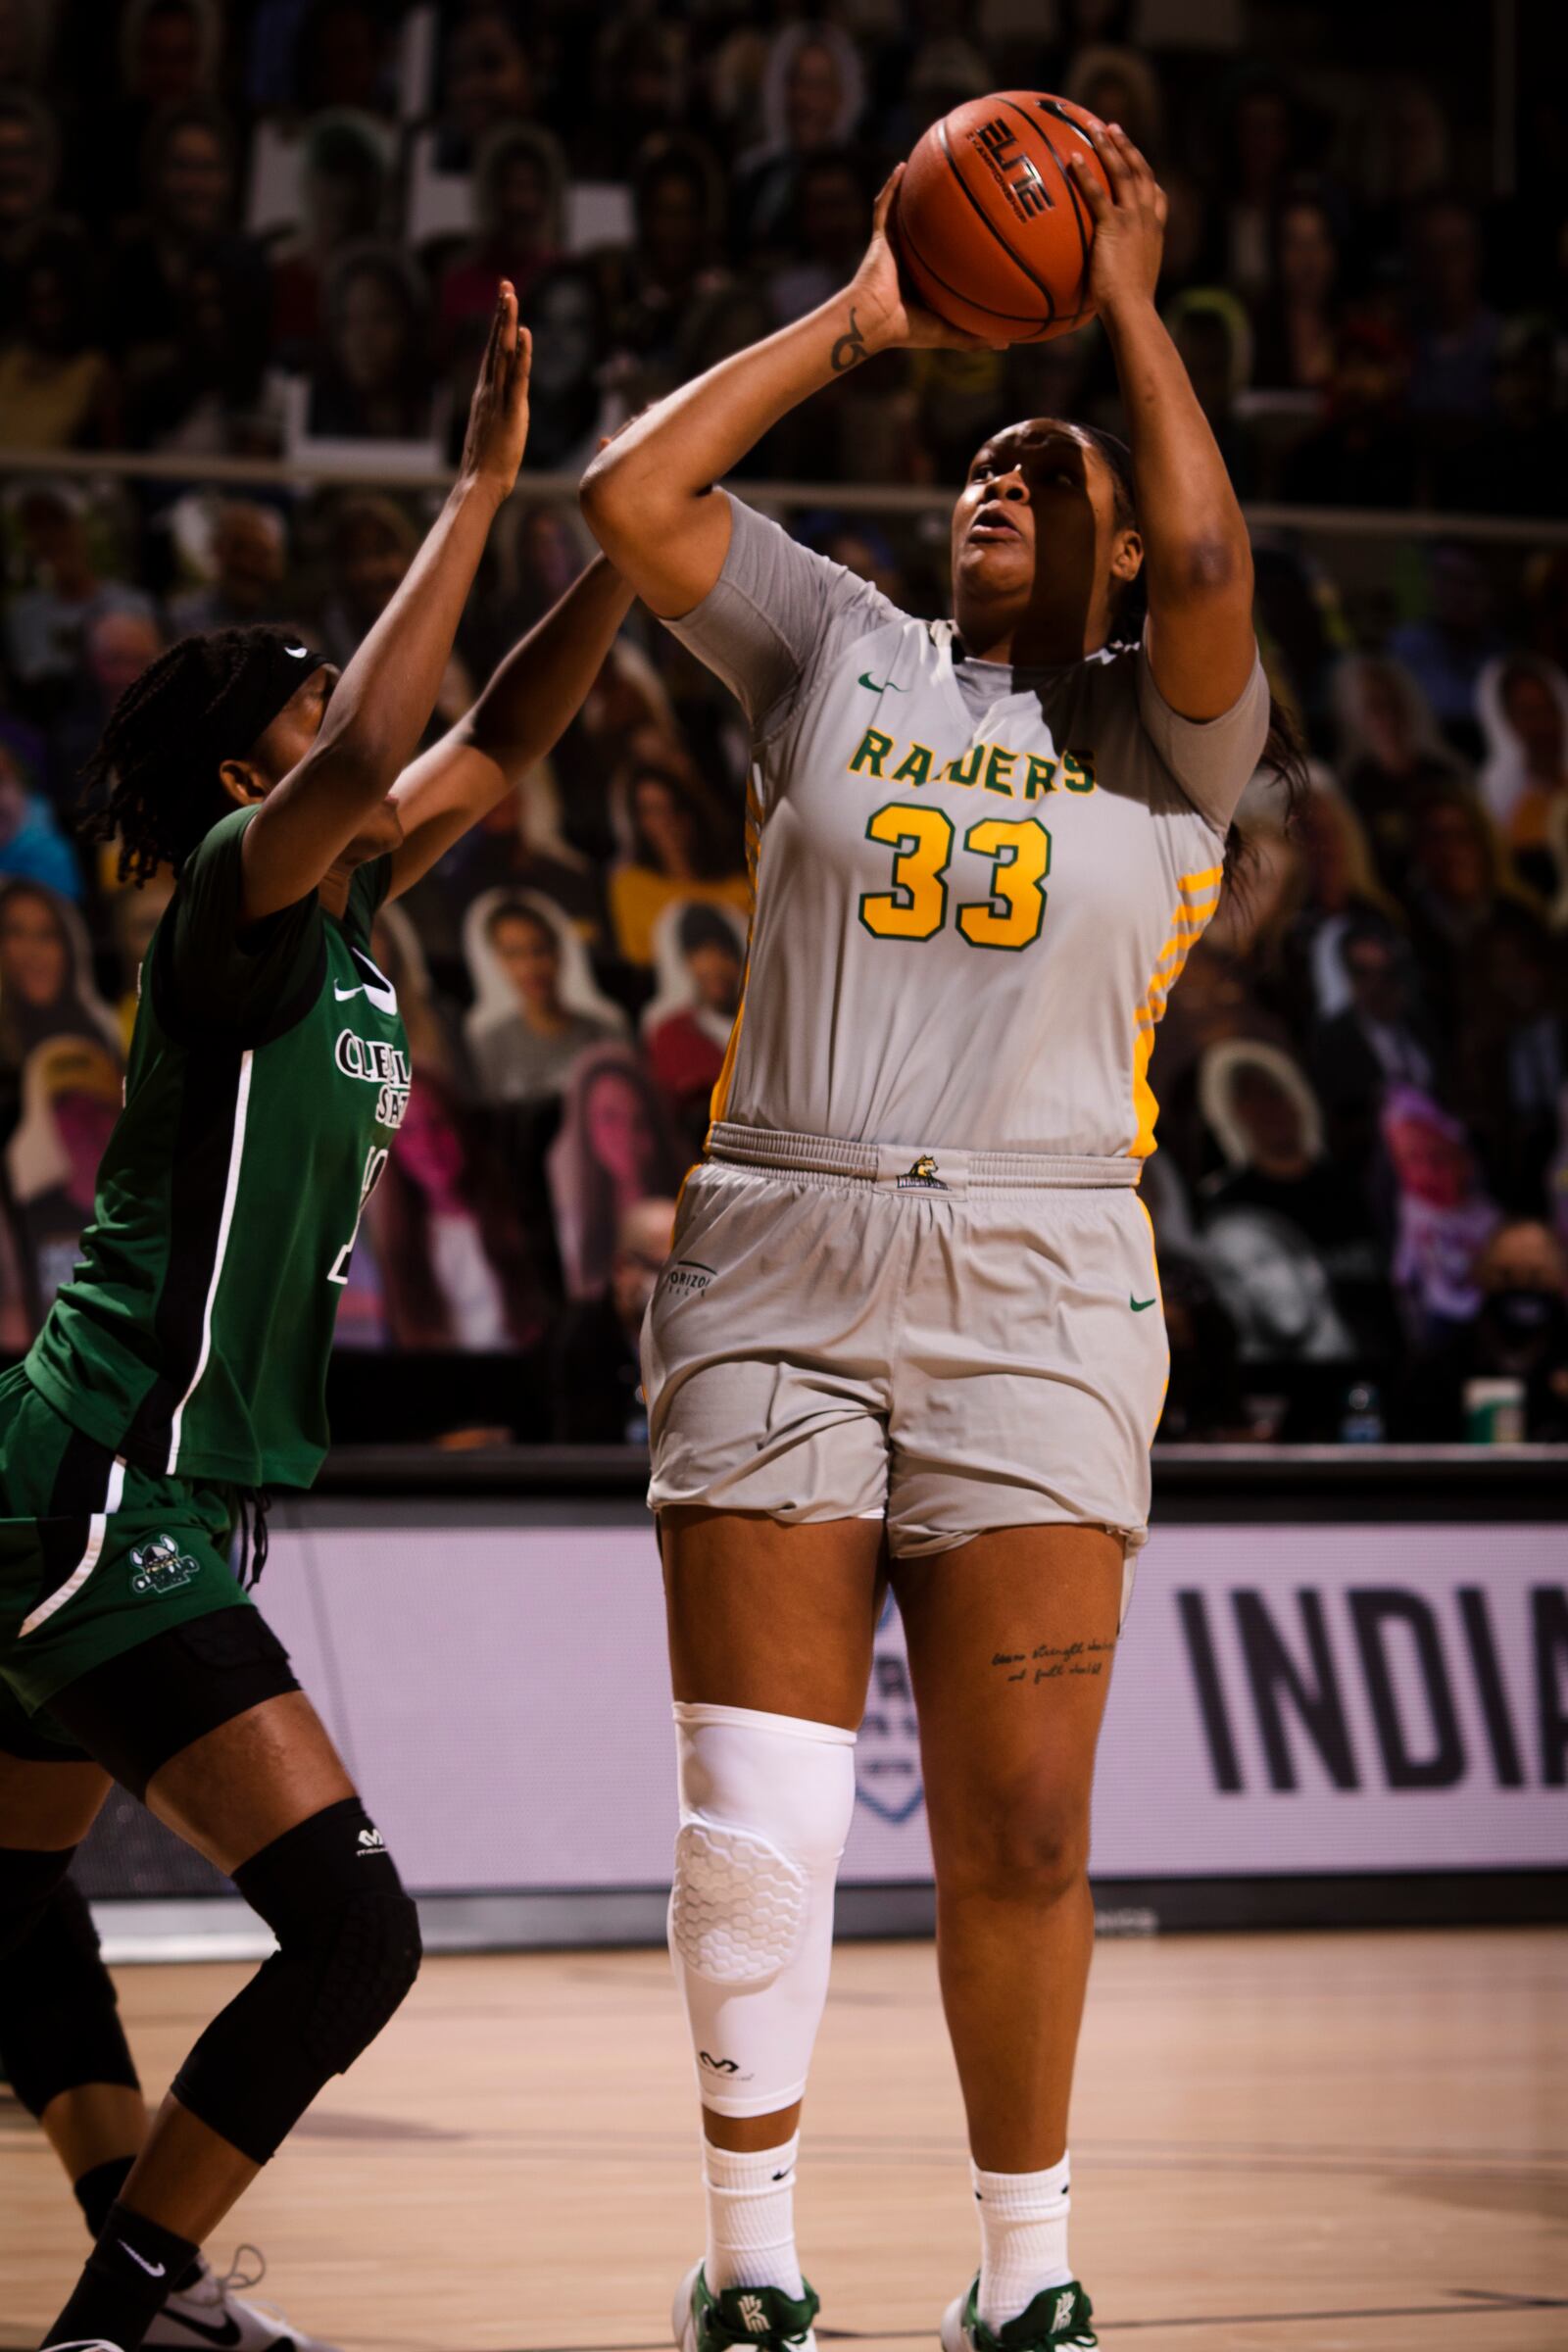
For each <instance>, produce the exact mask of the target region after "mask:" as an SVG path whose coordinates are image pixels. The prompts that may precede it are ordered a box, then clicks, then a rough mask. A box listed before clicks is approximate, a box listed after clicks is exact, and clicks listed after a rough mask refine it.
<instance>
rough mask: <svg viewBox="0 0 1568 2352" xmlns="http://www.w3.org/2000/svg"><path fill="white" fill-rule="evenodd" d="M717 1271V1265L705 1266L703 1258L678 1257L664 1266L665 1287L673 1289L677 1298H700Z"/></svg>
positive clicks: (669, 1289)
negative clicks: (671, 1263) (670, 1263)
mask: <svg viewBox="0 0 1568 2352" xmlns="http://www.w3.org/2000/svg"><path fill="white" fill-rule="evenodd" d="M717 1271H718V1268H717V1267H716V1266H705V1265H704V1264H703V1262H702V1260H701V1258H696V1257H678V1258H676V1260H675V1262H674V1264H673V1265H672V1266H666V1267H665V1268H664V1288H665V1290H666V1291H673V1292H674V1294H675V1296H676V1298H677V1299H700V1298H701V1297H702V1295H703V1293H704V1292H705V1291H706V1290H707V1288H708V1286H709V1284H710V1283H711V1281H712V1279H713V1276H714V1275H715V1274H716V1273H717Z"/></svg>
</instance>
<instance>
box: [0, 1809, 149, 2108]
mask: <svg viewBox="0 0 1568 2352" xmlns="http://www.w3.org/2000/svg"><path fill="white" fill-rule="evenodd" d="M51 1858H57V1859H59V1860H60V1861H61V1862H62V1864H64V1863H68V1862H69V1861H70V1859H71V1856H70V1855H69V1854H66V1855H64V1856H60V1857H51ZM16 1859H17V1857H16V1856H15V1855H14V1854H0V1885H3V1883H4V1881H5V1879H6V1877H7V1875H8V1874H7V1868H6V1866H7V1864H9V1863H11V1862H13V1861H15V1860H16ZM27 1859H29V1860H32V1861H38V1860H41V1859H43V1857H42V1856H38V1855H32V1856H28V1857H27ZM0 2073H3V2074H4V2075H5V2076H6V2077H7V2078H8V2080H9V2082H10V2083H11V2087H12V2089H13V2090H14V2091H15V2092H16V2094H17V2096H18V2098H19V2099H20V2100H21V2101H22V2104H23V2106H24V2107H25V2108H26V2110H27V2112H28V2114H29V2115H42V2113H43V2111H44V2109H45V2108H46V2107H47V2106H48V2105H49V2102H50V2100H51V2099H55V2098H58V2097H59V2095H60V2093H61V2092H62V2091H63V2090H79V2089H80V2087H81V2085H82V2084H83V2083H84V2082H118V2083H122V2084H123V2085H124V2087H125V2088H126V2089H127V2090H135V2089H137V2088H138V2087H139V2085H138V2083H137V2080H136V2068H135V2063H134V2061H133V2060H132V2058H131V2055H130V2051H129V2048H128V2047H127V2045H126V2041H125V2035H124V2032H123V2028H122V2026H121V2023H120V2010H119V2006H118V2004H117V2001H116V1997H115V1987H114V1985H113V1983H112V1981H111V1979H110V1975H109V1971H108V1969H107V1968H105V1966H104V1964H103V1959H102V1956H101V1954H100V1952H99V1949H98V1931H97V1930H96V1928H95V1927H94V1926H93V1924H92V1914H91V1912H90V1911H89V1910H88V1908H87V1905H86V1901H85V1899H84V1898H83V1896H82V1893H81V1890H80V1888H79V1887H76V1885H75V1884H74V1882H73V1881H72V1880H70V1879H67V1878H65V1877H63V1876H62V1877H60V1878H57V1880H56V1882H55V1886H54V1888H53V1890H52V1892H51V1893H50V1894H49V1895H48V1897H47V1898H46V1900H45V1901H44V1903H43V1906H42V1908H41V1910H40V1911H37V1912H36V1913H35V1915H34V1919H33V1925H32V1928H31V1931H30V1933H29V1934H28V1935H26V1936H25V1937H24V1938H23V1939H22V1941H21V1942H19V1943H17V1944H16V1945H15V1946H14V1948H13V1949H12V1950H11V1951H10V1952H8V1953H7V1955H6V1957H5V1958H4V1959H3V1960H0Z"/></svg>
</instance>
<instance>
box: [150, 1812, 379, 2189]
mask: <svg viewBox="0 0 1568 2352" xmlns="http://www.w3.org/2000/svg"><path fill="white" fill-rule="evenodd" d="M234 1883H235V1885H236V1886H237V1887H238V1888H239V1890H240V1892H241V1893H242V1894H243V1895H244V1897H245V1899H246V1901H247V1902H248V1903H249V1904H250V1905H251V1907H252V1909H253V1910H255V1911H257V1912H258V1913H260V1915H261V1917H262V1918H263V1919H265V1920H266V1922H267V1924H268V1926H269V1927H270V1929H271V1931H272V1933H273V1935H274V1936H276V1937H277V1942H278V1948H277V1950H276V1951H275V1952H274V1953H273V1955H272V1957H271V1959H270V1960H269V1961H267V1962H266V1963H265V1964H264V1966H263V1967H262V1968H261V1969H260V1970H259V1971H258V1973H257V1974H256V1975H255V1976H254V1977H253V1978H252V1979H251V1981H250V1983H249V1984H248V1985H246V1986H245V1988H244V1990H243V1991H242V1992H241V1993H239V1994H238V1995H237V1996H236V1998H235V1999H234V2000H232V2001H230V2003H229V2005H228V2007H227V2008H226V2009H225V2010H223V2011H222V2013H221V2015H220V2016H219V2017H216V2018H215V2019H214V2020H213V2023H212V2024H211V2025H210V2026H209V2027H208V2029H207V2031H206V2033H205V2034H203V2035H202V2037H201V2039H200V2041H198V2042H197V2044H196V2047H195V2048H194V2049H193V2050H192V2051H191V2054H190V2056H189V2057H188V2058H187V2059H186V2061H185V2063H184V2065H183V2066H182V2067H181V2068H180V2071H179V2073H178V2075H177V2076H176V2077H175V2079H174V2086H173V2087H174V2095H175V2097H176V2098H177V2099H178V2100H179V2102H180V2104H181V2105H182V2106H184V2107H188V2108H189V2109H190V2111H191V2113H192V2114H193V2115H195V2116H197V2117H199V2118H200V2120H201V2121H202V2122H203V2123H204V2124H206V2125H208V2126H209V2127H210V2129H211V2130H213V2131H217V2132H220V2133H221V2136H222V2137H223V2138H224V2139H226V2140H229V2141H231V2142H232V2144H233V2145H234V2146H235V2147H236V2148H238V2149H239V2150H240V2152H241V2154H242V2155H245V2156H248V2157H249V2158H250V2159H251V2161H252V2163H253V2164H266V2163H267V2161H268V2159H269V2158H270V2156H272V2155H273V2154H275V2152H276V2150H277V2148H278V2146H279V2145H280V2143H281V2142H282V2141H283V2140H284V2139H285V2138H286V2137H287V2135H288V2133H289V2132H290V2131H292V2130H293V2129H294V2126H295V2125H296V2124H297V2123H298V2122H299V2119H300V2117H301V2116H302V2115H303V2114H304V2113H305V2110H306V2108H307V2107H309V2105H310V2103H311V2101H312V2100H313V2099H314V2098H315V2096H316V2094H317V2092H318V2091H319V2089H320V2087H321V2085H322V2083H323V2082H326V2081H327V2079H328V2078H329V2077H330V2076H332V2075H341V2074H345V2073H347V2071H348V2069H349V2068H350V2067H351V2066H352V2065H353V2064H354V2061H355V2059H356V2058H358V2056H359V2055H360V2052H361V2051H362V2050H364V2049H366V2048H368V2045H369V2044H370V2043H371V2042H372V2041H373V2040H374V2039H375V2036H376V2035H377V2034H379V2033H380V2031H381V2028H382V2027H383V2026H384V2025H385V2024H386V2022H387V2020H388V2018H390V2017H391V2016H392V2014H393V2012H394V2010H396V2008H397V2007H398V2005H399V2003H400V2002H401V2001H402V1999H403V1997H404V1995H405V1994H406V1993H407V1992H408V1990H409V1987H410V1986H411V1985H413V1983H414V1980H415V1978H416V1977H417V1975H418V1973H419V1958H420V1945H419V1916H418V1913H417V1910H416V1908H415V1906H414V1903H413V1901H412V1899H411V1897H410V1896H409V1895H407V1894H405V1892H404V1890H403V1884H402V1881H401V1880H400V1879H399V1877H398V1874H397V1871H396V1869H395V1867H394V1865H393V1862H392V1857H391V1855H390V1854H389V1853H388V1852H387V1850H386V1848H385V1846H384V1845H383V1844H382V1842H381V1836H380V1832H379V1831H378V1830H376V1829H375V1828H374V1827H373V1826H372V1824H371V1822H370V1819H369V1816H368V1814H367V1813H366V1811H365V1808H364V1806H363V1805H362V1804H361V1803H360V1801H359V1799H358V1798H357V1797H345V1798H344V1800H343V1802H342V1803H341V1804H336V1805H328V1806H327V1807H326V1809H325V1811H324V1812H321V1813H317V1814H314V1815H313V1816H312V1818H311V1819H310V1820H309V1821H302V1822H300V1823H299V1824H298V1826H297V1827H296V1828H294V1829H292V1830H289V1831H287V1832H286V1833H285V1834H284V1836H283V1837H281V1838H275V1839H274V1840H273V1842H272V1843H271V1844H270V1845H269V1846H266V1847H264V1849H263V1851H262V1852H261V1853H259V1854H256V1855H253V1856H252V1858H251V1860H250V1861H249V1862H246V1863H244V1864H243V1865H242V1866H241V1867H240V1869H238V1870H237V1871H236V1872H235V1873H234Z"/></svg>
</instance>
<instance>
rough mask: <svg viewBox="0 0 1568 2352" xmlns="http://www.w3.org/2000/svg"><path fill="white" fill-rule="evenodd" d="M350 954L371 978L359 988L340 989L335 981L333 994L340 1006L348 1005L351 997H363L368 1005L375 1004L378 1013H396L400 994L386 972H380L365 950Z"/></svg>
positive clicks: (351, 950) (353, 951)
mask: <svg viewBox="0 0 1568 2352" xmlns="http://www.w3.org/2000/svg"><path fill="white" fill-rule="evenodd" d="M349 954H350V955H351V956H353V958H354V960H355V962H356V963H357V964H358V965H359V967H360V969H361V971H362V972H368V973H370V974H371V977H370V978H369V979H368V980H362V981H361V982H360V984H359V986H358V988H339V986H338V984H337V982H336V981H335V980H334V981H333V983H332V994H333V996H334V997H336V999H337V1001H338V1003H339V1004H340V1005H346V1004H347V1003H348V1001H349V999H350V997H360V996H363V997H364V999H365V1001H366V1003H367V1004H368V1005H374V1006H375V1009H376V1011H377V1012H396V1010H397V1008H398V992H397V990H396V989H395V988H394V987H393V985H392V983H391V981H390V980H389V979H388V978H387V976H386V974H385V972H383V971H381V970H379V969H378V968H377V967H376V965H375V964H373V963H372V962H371V961H370V958H369V957H368V956H367V955H366V954H365V952H364V950H363V949H361V948H350V950H349Z"/></svg>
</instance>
